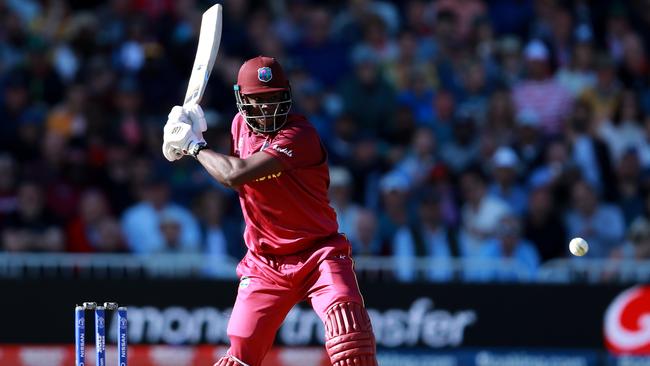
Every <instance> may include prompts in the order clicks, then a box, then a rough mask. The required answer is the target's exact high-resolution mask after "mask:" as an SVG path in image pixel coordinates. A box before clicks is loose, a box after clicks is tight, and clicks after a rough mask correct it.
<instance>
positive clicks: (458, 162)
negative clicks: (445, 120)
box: [440, 113, 479, 174]
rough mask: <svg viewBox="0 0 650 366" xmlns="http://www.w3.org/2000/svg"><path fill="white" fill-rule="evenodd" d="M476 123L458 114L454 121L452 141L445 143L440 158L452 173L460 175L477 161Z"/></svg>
mask: <svg viewBox="0 0 650 366" xmlns="http://www.w3.org/2000/svg"><path fill="white" fill-rule="evenodd" d="M476 129H477V126H476V121H475V120H474V119H473V118H472V117H471V116H469V115H466V114H464V113H459V115H458V116H457V117H456V120H455V121H454V126H453V139H452V140H448V141H446V142H445V143H444V144H443V145H442V148H441V150H440V157H441V158H442V160H443V161H444V162H445V165H447V166H448V167H449V168H450V169H451V170H452V171H453V172H454V173H456V174H457V173H460V172H461V171H463V170H465V169H467V168H468V167H469V166H470V165H472V164H474V163H476V161H477V160H478V159H479V141H478V138H477V134H476Z"/></svg>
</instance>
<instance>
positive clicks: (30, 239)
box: [2, 182, 65, 252]
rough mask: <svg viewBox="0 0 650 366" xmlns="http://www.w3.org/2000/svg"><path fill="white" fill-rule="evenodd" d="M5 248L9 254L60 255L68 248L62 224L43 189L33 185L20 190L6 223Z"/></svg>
mask: <svg viewBox="0 0 650 366" xmlns="http://www.w3.org/2000/svg"><path fill="white" fill-rule="evenodd" d="M4 227H5V229H4V231H3V233H2V242H3V245H2V247H3V249H4V250H6V251H8V252H58V251H62V250H64V248H65V243H64V239H65V238H64V235H63V232H62V231H61V224H60V223H59V222H58V221H56V219H55V218H54V215H52V214H51V213H50V212H48V210H47V209H46V207H45V199H44V196H43V189H42V188H41V186H39V185H38V184H36V183H33V182H22V183H21V184H20V186H19V187H18V201H17V210H16V211H15V212H13V213H11V214H10V215H9V216H8V217H7V219H6V220H5V224H4Z"/></svg>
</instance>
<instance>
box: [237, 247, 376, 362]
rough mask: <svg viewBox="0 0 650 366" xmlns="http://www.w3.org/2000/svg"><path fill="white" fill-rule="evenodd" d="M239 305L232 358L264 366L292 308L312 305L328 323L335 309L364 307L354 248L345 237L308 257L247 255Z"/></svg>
mask: <svg viewBox="0 0 650 366" xmlns="http://www.w3.org/2000/svg"><path fill="white" fill-rule="evenodd" d="M237 275H238V276H239V277H240V279H241V280H240V284H239V289H238V292H237V300H236V301H235V306H234V308H233V311H232V315H231V317H230V321H229V322H228V337H229V338H230V349H229V350H228V354H230V355H232V356H235V357H237V358H238V359H239V360H241V361H243V362H245V363H246V364H248V365H249V366H260V365H261V364H262V360H263V359H264V356H265V355H266V353H267V352H268V350H269V349H270V348H271V346H272V344H273V340H274V339H275V334H276V332H277V330H278V328H279V327H280V325H281V324H282V321H283V320H284V318H285V317H286V315H287V313H288V312H289V311H290V310H291V308H292V307H293V306H294V305H295V304H296V303H298V302H300V301H302V300H308V301H309V302H310V303H311V305H312V307H313V308H314V311H316V314H318V316H319V317H320V319H321V320H322V321H324V320H325V319H324V315H325V312H326V311H327V310H328V309H329V307H330V306H332V305H334V304H336V303H339V302H344V301H351V302H356V303H359V304H362V305H363V299H362V297H361V294H360V292H359V286H358V284H357V279H356V276H355V274H354V269H353V262H352V258H350V244H349V242H348V241H347V239H346V238H345V237H344V236H343V235H340V234H337V235H333V236H332V237H330V238H328V239H327V240H325V241H324V242H323V243H321V244H317V245H315V247H313V248H310V249H308V250H306V251H304V252H300V253H296V254H291V255H286V256H271V255H259V254H255V253H252V252H251V251H248V253H247V254H246V255H245V256H244V258H243V259H242V260H241V262H240V263H239V265H238V266H237Z"/></svg>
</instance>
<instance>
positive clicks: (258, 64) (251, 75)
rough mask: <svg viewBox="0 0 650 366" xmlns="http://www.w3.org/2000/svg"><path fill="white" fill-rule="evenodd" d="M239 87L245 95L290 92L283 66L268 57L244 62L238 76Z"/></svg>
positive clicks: (258, 57) (259, 57)
mask: <svg viewBox="0 0 650 366" xmlns="http://www.w3.org/2000/svg"><path fill="white" fill-rule="evenodd" d="M237 85H239V91H240V92H241V93H242V94H244V95H249V94H258V93H271V92H276V91H287V90H289V81H288V80H287V78H286V76H285V75H284V70H282V66H280V64H279V63H278V61H277V60H276V59H275V58H273V57H266V56H257V57H255V58H252V59H250V60H248V61H246V62H244V64H243V65H242V66H241V68H240V69H239V74H238V75H237Z"/></svg>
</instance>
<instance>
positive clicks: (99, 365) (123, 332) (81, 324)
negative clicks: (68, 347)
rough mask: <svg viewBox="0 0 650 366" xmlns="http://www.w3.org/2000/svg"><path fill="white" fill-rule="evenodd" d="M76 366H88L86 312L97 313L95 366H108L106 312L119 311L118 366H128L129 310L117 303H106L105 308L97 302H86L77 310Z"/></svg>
mask: <svg viewBox="0 0 650 366" xmlns="http://www.w3.org/2000/svg"><path fill="white" fill-rule="evenodd" d="M74 310H75V322H74V330H75V365H76V366H85V365H86V324H85V323H86V321H85V313H86V310H94V311H95V357H96V361H95V365H96V366H106V310H109V311H117V322H118V327H117V353H118V357H117V359H118V363H117V364H118V366H127V348H128V343H127V338H128V336H127V325H128V321H127V309H126V307H124V306H118V304H117V303H116V302H105V303H104V306H101V305H99V306H98V305H97V303H95V302H84V303H83V305H81V306H80V305H76V306H75V308H74Z"/></svg>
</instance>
